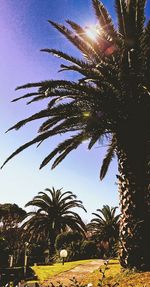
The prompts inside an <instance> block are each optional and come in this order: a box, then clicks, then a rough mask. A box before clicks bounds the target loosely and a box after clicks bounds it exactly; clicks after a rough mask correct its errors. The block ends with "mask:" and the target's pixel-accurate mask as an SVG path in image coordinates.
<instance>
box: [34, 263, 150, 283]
mask: <svg viewBox="0 0 150 287" xmlns="http://www.w3.org/2000/svg"><path fill="white" fill-rule="evenodd" d="M103 264H104V261H103V260H97V259H96V260H81V261H75V262H67V263H65V265H62V264H60V263H59V264H55V265H52V266H34V267H33V268H34V270H35V271H36V274H37V275H38V277H39V279H41V280H40V282H41V283H42V286H45V287H46V286H50V283H51V282H52V283H53V284H54V285H58V282H61V283H64V285H67V286H69V285H70V284H71V281H70V279H72V278H73V277H75V278H76V279H77V280H78V281H79V282H80V283H81V284H83V285H86V286H87V284H88V283H92V284H93V287H97V286H98V284H99V283H100V282H101V279H102V271H104V269H106V270H105V281H104V282H103V285H100V284H99V286H104V287H107V286H110V287H113V286H115V285H114V284H115V283H118V284H119V285H116V286H119V287H150V272H133V271H129V270H126V271H124V270H122V269H121V266H120V264H119V262H118V260H111V261H110V262H109V264H108V265H107V266H106V265H103ZM100 270H101V271H100ZM108 284H110V285H108Z"/></svg>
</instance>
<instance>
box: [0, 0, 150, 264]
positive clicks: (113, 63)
mask: <svg viewBox="0 0 150 287" xmlns="http://www.w3.org/2000/svg"><path fill="white" fill-rule="evenodd" d="M114 2H115V9H116V12H117V18H118V29H116V27H115V26H114V25H113V22H112V19H111V17H110V15H109V13H108V11H107V10H106V9H105V7H104V6H103V4H102V3H101V1H99V0H92V3H93V7H94V10H95V14H96V17H97V21H98V25H97V27H96V38H95V39H94V40H93V39H91V38H90V37H89V36H88V35H87V30H86V28H82V27H81V26H80V25H78V24H76V23H74V22H73V21H70V20H68V21H67V24H68V25H69V26H70V27H71V29H68V28H67V27H65V26H64V25H60V24H57V23H55V22H52V21H49V22H50V23H51V24H52V26H53V27H55V28H56V29H57V30H58V31H60V32H61V33H62V34H63V35H64V36H65V37H66V38H67V39H68V40H69V41H70V42H71V43H73V44H74V45H75V46H76V47H77V48H78V49H79V50H80V51H81V52H82V54H83V56H84V58H83V59H82V60H81V59H77V58H75V57H72V56H70V55H68V54H66V53H65V52H61V51H57V50H55V49H43V51H45V52H48V53H50V54H53V55H55V56H58V57H60V58H63V59H65V60H67V61H68V62H69V63H71V64H68V65H64V64H63V65H61V71H74V72H78V73H79V74H80V78H79V79H78V80H77V81H75V82H72V81H67V80H47V81H43V82H38V83H29V84H26V85H24V86H21V87H19V88H18V89H20V88H33V87H35V88H38V89H37V90H36V91H35V92H31V93H27V94H25V95H24V96H22V97H20V98H27V99H29V101H28V103H33V102H35V101H39V100H43V99H45V98H47V99H48V101H49V102H48V106H47V107H46V108H45V109H43V110H41V111H40V112H38V113H36V114H34V115H32V116H30V117H28V118H26V119H24V120H22V121H20V122H19V123H17V124H15V125H14V126H13V127H11V128H10V130H12V129H16V130H18V129H19V128H20V127H22V126H23V125H25V124H26V123H28V122H32V121H34V120H36V119H44V122H43V124H42V125H41V126H40V128H39V135H38V136H36V137H35V138H34V139H33V140H31V141H29V142H28V143H25V144H24V145H23V146H21V147H20V148H18V149H17V150H16V151H15V152H14V153H13V154H12V155H11V156H10V157H9V158H8V159H7V160H6V161H5V163H6V162H7V161H8V160H10V159H11V158H12V157H13V156H15V155H16V154H18V153H19V152H21V151H22V150H24V149H25V148H27V147H29V146H31V145H33V144H40V143H41V142H43V141H44V140H46V139H48V138H49V137H51V136H55V135H57V134H60V133H61V134H62V133H67V132H73V135H72V136H71V137H70V138H68V139H66V140H65V141H63V142H62V143H60V144H59V145H58V146H57V147H56V148H55V149H54V150H53V151H52V152H50V153H49V154H48V156H47V157H46V158H45V159H44V160H43V162H42V164H41V167H40V168H42V167H44V166H45V165H46V164H47V163H49V161H50V160H51V159H52V158H54V157H55V156H56V159H55V161H54V163H53V165H52V168H54V167H56V165H57V164H59V163H60V162H61V161H62V160H63V159H64V158H65V157H66V156H67V155H68V153H69V152H71V151H72V150H73V149H76V148H77V147H78V146H79V145H80V144H82V142H83V141H84V140H85V139H88V140H89V146H88V147H89V149H91V148H92V147H93V145H94V144H95V143H96V142H97V141H98V140H99V139H103V138H105V139H106V140H107V142H108V145H109V148H108V152H107V155H106V157H105V159H104V162H103V165H102V169H101V173H100V178H101V179H102V178H104V176H105V174H106V171H107V169H108V165H109V163H110V161H111V159H112V158H113V156H114V155H115V154H116V155H117V159H118V165H119V176H118V180H119V193H120V204H121V211H122V217H121V220H120V240H121V249H120V260H121V264H122V266H124V267H136V268H138V269H140V270H144V269H148V270H149V269H150V260H149V254H148V252H147V250H149V242H150V233H149V221H150V171H149V159H150V148H149V147H150V127H149V121H150V45H149V43H150V21H149V22H148V23H146V24H145V18H146V16H145V4H146V1H145V0H128V1H126V0H121V1H120V0H114ZM20 98H17V99H15V100H14V101H17V100H19V99H20ZM66 99H67V100H66ZM75 132H76V133H75ZM5 163H4V164H5Z"/></svg>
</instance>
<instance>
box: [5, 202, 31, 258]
mask: <svg viewBox="0 0 150 287" xmlns="http://www.w3.org/2000/svg"><path fill="white" fill-rule="evenodd" d="M25 215H26V211H25V210H23V209H22V208H21V207H19V206H18V205H17V204H11V203H5V204H0V236H1V237H3V238H4V239H5V240H6V242H7V244H8V248H9V253H10V254H12V255H13V257H14V263H15V264H16V263H17V261H18V258H19V254H20V251H21V249H22V248H21V246H22V244H23V242H22V239H21V235H22V230H21V227H20V226H21V222H22V220H23V219H24V217H25Z"/></svg>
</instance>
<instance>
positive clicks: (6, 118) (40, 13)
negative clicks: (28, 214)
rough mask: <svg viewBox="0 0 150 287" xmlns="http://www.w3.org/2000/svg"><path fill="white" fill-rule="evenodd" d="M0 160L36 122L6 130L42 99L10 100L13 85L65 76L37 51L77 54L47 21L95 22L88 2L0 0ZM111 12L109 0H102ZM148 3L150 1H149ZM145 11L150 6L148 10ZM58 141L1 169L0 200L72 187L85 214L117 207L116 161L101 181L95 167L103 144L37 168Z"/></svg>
mask: <svg viewBox="0 0 150 287" xmlns="http://www.w3.org/2000/svg"><path fill="white" fill-rule="evenodd" d="M0 2H1V3H0V38H1V39H0V79H1V81H0V83H1V84H0V101H1V103H0V109H1V112H0V123H1V125H0V151H1V152H0V163H1V164H2V163H3V161H4V160H5V159H6V157H8V156H9V155H10V153H11V152H13V151H14V150H15V149H16V148H17V147H18V146H19V145H21V144H23V143H24V142H25V141H27V140H29V139H31V138H32V137H34V135H35V133H36V130H37V127H38V125H39V123H34V124H32V125H28V126H26V127H24V128H23V129H21V130H20V131H18V132H16V131H13V132H10V133H8V134H5V131H6V130H7V129H8V128H9V127H10V126H11V125H13V124H14V123H15V122H17V121H18V120H20V119H22V118H24V117H26V116H28V115H31V114H33V113H34V112H36V111H38V110H39V109H41V108H43V103H38V104H31V105H30V106H25V102H24V101H20V102H17V103H11V100H12V99H13V98H15V97H17V96H18V95H20V94H22V92H15V91H14V89H15V87H16V86H18V85H21V84H24V83H26V82H34V81H39V80H46V79H50V78H58V77H59V78H60V77H64V76H65V77H66V74H65V75H64V76H63V74H58V73H57V70H58V68H59V64H60V63H61V61H60V60H58V59H56V58H54V57H52V56H49V55H47V54H43V53H41V52H40V49H42V48H50V47H51V48H57V49H60V50H63V51H69V53H72V54H74V55H77V51H76V50H75V49H74V48H73V47H72V45H71V44H69V43H68V42H67V40H66V39H64V37H63V36H62V35H60V34H59V33H58V32H57V31H55V30H54V29H53V28H52V27H51V26H50V25H49V24H48V22H47V20H48V19H51V20H54V21H56V22H60V23H64V21H65V19H72V20H74V21H76V22H78V23H80V24H82V25H83V26H87V25H89V24H95V23H96V20H95V17H94V12H93V9H92V7H91V1H90V0H1V1H0ZM103 2H104V3H105V4H106V6H107V8H108V10H109V11H110V12H111V13H112V14H113V18H114V21H115V23H116V18H115V15H114V9H113V6H112V2H113V1H110V0H104V1H103ZM149 4H150V3H149ZM147 11H148V10H147ZM68 77H70V78H73V75H68ZM60 140H61V137H57V138H55V139H54V138H52V139H51V140H49V141H48V142H47V143H44V144H43V145H41V147H40V148H38V149H36V147H35V146H33V147H31V148H29V149H28V150H26V151H24V152H23V153H21V154H20V155H18V156H17V157H15V158H14V159H13V160H12V161H11V162H9V163H8V164H7V165H6V166H5V168H4V169H3V170H2V171H0V203H5V202H10V203H14V202H15V203H16V204H18V205H19V206H21V207H24V205H25V203H27V202H28V201H29V200H31V199H32V198H33V196H35V195H36V194H37V193H38V192H39V191H42V190H44V188H47V187H49V188H51V187H52V186H54V187H55V188H61V187H63V188H64V191H66V190H71V191H72V192H73V193H75V194H76V195H77V196H78V198H79V199H81V200H82V201H83V203H84V205H85V207H86V208H87V211H88V214H83V213H81V215H83V218H84V219H85V220H89V219H90V218H91V213H92V212H94V211H95V210H96V209H97V208H101V207H102V206H103V204H109V205H111V206H116V205H118V204H119V198H118V193H117V185H116V174H117V162H116V160H114V161H113V163H112V164H111V166H110V168H109V172H108V174H107V176H106V178H105V179H104V180H103V181H102V182H100V180H99V169H100V165H101V162H102V158H103V156H104V152H105V149H106V148H105V147H100V146H99V144H97V145H96V146H95V147H94V148H93V150H92V151H88V149H87V145H86V143H85V144H83V145H82V146H81V147H80V148H79V149H78V150H76V151H74V152H72V153H71V154H70V155H69V156H68V157H67V158H66V159H65V160H64V161H63V162H62V163H61V164H60V165H59V166H58V167H57V168H56V169H55V170H53V171H51V169H50V165H48V166H46V167H45V168H44V169H43V170H41V171H39V169H38V168H39V165H40V163H41V161H42V159H43V158H44V156H46V154H47V153H48V152H49V151H50V150H52V148H53V147H54V146H55V145H56V144H57V143H58V142H59V141H60Z"/></svg>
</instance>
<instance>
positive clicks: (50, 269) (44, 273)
mask: <svg viewBox="0 0 150 287" xmlns="http://www.w3.org/2000/svg"><path fill="white" fill-rule="evenodd" d="M91 261H92V259H90V260H80V261H73V262H66V263H65V264H64V265H62V263H56V264H54V265H50V266H49V265H48V266H33V267H32V269H33V271H34V272H35V274H36V275H37V276H38V279H39V281H41V282H42V281H44V280H47V279H48V278H50V277H53V276H55V275H58V274H60V273H62V272H64V271H67V270H70V269H72V268H74V267H76V266H78V265H81V264H83V263H89V262H91Z"/></svg>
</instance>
